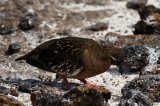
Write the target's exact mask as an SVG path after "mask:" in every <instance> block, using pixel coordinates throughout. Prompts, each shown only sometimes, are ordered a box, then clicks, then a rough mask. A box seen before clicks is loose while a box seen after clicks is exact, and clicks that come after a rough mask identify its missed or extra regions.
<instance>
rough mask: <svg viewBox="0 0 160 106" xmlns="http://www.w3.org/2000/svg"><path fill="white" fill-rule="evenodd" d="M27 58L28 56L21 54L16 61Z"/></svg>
mask: <svg viewBox="0 0 160 106" xmlns="http://www.w3.org/2000/svg"><path fill="white" fill-rule="evenodd" d="M25 59H26V56H21V57H18V58H17V59H15V61H19V60H25Z"/></svg>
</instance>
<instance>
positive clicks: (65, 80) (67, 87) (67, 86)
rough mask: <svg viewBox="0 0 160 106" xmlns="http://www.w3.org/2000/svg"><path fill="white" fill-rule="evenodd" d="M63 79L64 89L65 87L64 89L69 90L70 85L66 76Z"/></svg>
mask: <svg viewBox="0 0 160 106" xmlns="http://www.w3.org/2000/svg"><path fill="white" fill-rule="evenodd" d="M63 81H64V84H65V89H66V90H70V89H71V86H70V84H69V82H68V80H67V78H63Z"/></svg>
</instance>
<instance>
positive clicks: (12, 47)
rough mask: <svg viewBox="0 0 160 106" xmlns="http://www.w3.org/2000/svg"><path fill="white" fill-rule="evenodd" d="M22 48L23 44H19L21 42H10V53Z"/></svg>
mask: <svg viewBox="0 0 160 106" xmlns="http://www.w3.org/2000/svg"><path fill="white" fill-rule="evenodd" d="M20 49H21V46H20V45H19V43H17V42H15V43H11V44H9V47H8V51H7V53H8V54H13V53H18V52H19V51H20Z"/></svg>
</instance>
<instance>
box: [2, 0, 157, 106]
mask: <svg viewBox="0 0 160 106" xmlns="http://www.w3.org/2000/svg"><path fill="white" fill-rule="evenodd" d="M158 7H160V0H148V1H147V0H141V1H140V0H131V1H129V2H127V1H125V0H45V1H44V0H0V50H1V51H0V78H1V80H0V81H1V83H0V102H1V103H0V106H1V105H2V106H3V105H4V104H8V106H17V105H19V106H23V105H25V106H32V105H34V106H44V105H46V106H51V105H58V106H68V105H71V106H84V105H86V106H88V105H89V106H90V105H93V106H100V105H102V106H107V105H108V104H110V106H118V105H119V106H128V105H129V106H137V105H138V106H152V105H154V106H160V83H159V81H160V75H159V74H160V9H159V8H158ZM66 36H77V37H87V38H92V39H94V40H96V41H97V42H99V43H104V44H114V45H115V46H117V47H120V48H122V49H123V50H124V52H125V53H126V60H125V61H126V62H130V64H131V66H130V67H126V66H123V67H121V68H118V67H116V66H112V67H111V68H110V69H109V71H107V72H105V73H103V74H100V75H97V76H95V77H92V78H89V79H87V80H89V81H90V82H92V83H96V84H97V85H99V86H103V87H100V88H99V89H96V88H93V87H90V86H85V85H81V83H80V82H79V81H78V80H73V79H70V82H71V83H72V86H73V89H72V90H70V91H66V90H65V89H64V85H63V83H62V80H61V79H56V76H55V74H54V73H49V72H45V71H43V70H40V69H37V68H35V67H33V66H30V65H28V64H26V63H25V62H23V61H22V62H15V59H16V58H17V57H19V56H22V55H24V54H26V53H28V52H29V51H30V50H32V49H33V48H35V47H36V46H38V45H39V44H41V43H43V42H45V41H47V40H50V39H55V38H60V37H66ZM122 71H123V72H124V73H123V74H122V75H121V74H120V72H122ZM77 86H78V87H77ZM84 95H86V96H84ZM88 98H91V99H88ZM78 100H79V101H78ZM73 101H74V102H73ZM84 103H88V104H84Z"/></svg>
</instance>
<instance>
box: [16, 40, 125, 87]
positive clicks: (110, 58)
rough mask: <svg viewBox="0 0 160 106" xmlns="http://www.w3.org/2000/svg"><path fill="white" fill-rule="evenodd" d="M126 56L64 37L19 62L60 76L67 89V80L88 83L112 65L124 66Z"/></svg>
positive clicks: (41, 46)
mask: <svg viewBox="0 0 160 106" xmlns="http://www.w3.org/2000/svg"><path fill="white" fill-rule="evenodd" d="M123 56H124V55H123V52H122V51H121V49H119V48H115V47H111V46H103V45H100V44H99V43H97V42H96V41H94V40H92V39H88V38H80V37H65V38H60V39H53V40H50V41H47V42H45V43H43V44H41V45H40V46H38V47H36V48H35V49H34V50H32V51H31V52H29V53H28V54H26V55H24V56H22V57H19V58H17V59H16V61H18V60H26V62H27V63H28V64H31V65H33V66H35V67H38V68H40V69H42V70H45V71H49V72H54V73H56V74H57V75H59V76H61V77H62V78H63V80H64V83H65V85H66V87H67V89H70V85H69V83H68V80H67V78H74V79H79V80H80V81H82V82H83V83H84V84H90V85H93V84H91V83H89V82H87V81H86V80H85V79H86V78H89V77H93V76H95V75H98V74H101V73H103V72H105V71H106V70H107V69H109V67H110V66H111V65H121V64H122V63H123Z"/></svg>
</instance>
